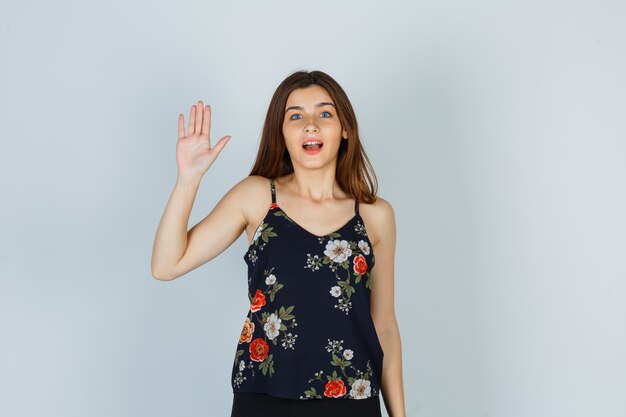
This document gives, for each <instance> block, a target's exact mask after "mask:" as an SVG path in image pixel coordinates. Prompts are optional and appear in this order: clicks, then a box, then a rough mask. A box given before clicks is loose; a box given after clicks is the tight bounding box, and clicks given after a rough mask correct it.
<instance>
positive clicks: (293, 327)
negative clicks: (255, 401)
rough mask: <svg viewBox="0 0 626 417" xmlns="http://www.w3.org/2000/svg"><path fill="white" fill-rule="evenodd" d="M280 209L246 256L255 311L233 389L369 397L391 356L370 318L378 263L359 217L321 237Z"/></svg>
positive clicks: (242, 339) (240, 348)
mask: <svg viewBox="0 0 626 417" xmlns="http://www.w3.org/2000/svg"><path fill="white" fill-rule="evenodd" d="M269 181H270V190H271V193H272V204H271V206H270V207H269V209H268V212H267V215H266V216H265V218H264V219H263V220H262V221H261V223H260V224H259V225H258V227H257V229H256V233H255V234H254V238H253V241H252V243H251V244H250V246H249V248H248V250H247V251H246V253H245V254H244V260H245V262H246V264H247V265H248V299H249V301H250V307H249V310H248V311H247V314H246V317H245V320H244V322H243V328H242V330H241V335H240V336H239V341H238V344H237V349H236V353H235V361H234V364H233V370H232V376H231V385H232V388H233V392H253V393H265V394H269V395H273V396H277V397H283V398H291V399H301V400H309V399H354V400H359V399H364V398H369V397H371V396H374V395H378V394H379V391H380V383H381V374H382V364H383V356H384V354H383V350H382V347H381V345H380V343H379V340H378V336H377V334H376V329H375V327H374V323H373V320H372V317H371V314H370V293H371V288H372V287H371V271H372V268H373V267H374V263H375V258H374V253H373V252H372V248H371V244H370V241H369V239H368V235H367V231H366V229H365V225H364V222H363V219H362V218H361V216H360V215H359V205H358V201H355V215H354V217H352V218H351V219H350V220H349V221H348V222H347V223H346V224H344V225H343V226H342V227H340V228H339V229H338V230H336V231H334V232H332V233H329V234H327V235H324V236H317V235H315V234H313V233H311V232H309V231H307V230H306V229H304V228H303V227H301V226H300V225H299V224H298V223H296V222H294V221H293V220H292V219H291V218H290V217H289V216H288V215H287V213H285V212H284V211H283V210H282V209H281V208H280V207H279V206H278V204H277V203H276V189H275V186H274V180H273V178H270V179H269Z"/></svg>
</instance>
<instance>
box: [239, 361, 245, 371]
mask: <svg viewBox="0 0 626 417" xmlns="http://www.w3.org/2000/svg"><path fill="white" fill-rule="evenodd" d="M245 367H246V362H245V361H243V360H242V361H241V362H239V370H240V371H243V369H244V368H245Z"/></svg>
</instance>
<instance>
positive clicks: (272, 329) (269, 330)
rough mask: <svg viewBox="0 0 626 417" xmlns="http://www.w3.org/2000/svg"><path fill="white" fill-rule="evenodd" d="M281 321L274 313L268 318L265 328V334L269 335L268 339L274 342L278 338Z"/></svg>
mask: <svg viewBox="0 0 626 417" xmlns="http://www.w3.org/2000/svg"><path fill="white" fill-rule="evenodd" d="M281 321H282V320H281V319H279V318H278V316H277V315H276V314H274V313H272V314H270V316H269V317H268V318H267V323H265V326H263V328H264V329H265V333H266V334H267V338H268V339H270V340H272V339H274V338H275V337H276V336H278V333H279V330H280V323H281Z"/></svg>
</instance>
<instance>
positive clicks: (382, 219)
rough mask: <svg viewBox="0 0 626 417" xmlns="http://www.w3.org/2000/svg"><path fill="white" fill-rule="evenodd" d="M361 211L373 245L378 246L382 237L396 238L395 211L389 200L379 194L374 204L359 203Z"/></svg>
mask: <svg viewBox="0 0 626 417" xmlns="http://www.w3.org/2000/svg"><path fill="white" fill-rule="evenodd" d="M359 213H360V214H361V217H362V218H363V221H364V222H365V227H366V228H367V234H368V235H369V238H370V241H371V242H372V245H373V246H376V245H377V244H378V243H379V242H380V241H381V239H383V240H386V238H393V239H395V233H396V219H395V212H394V209H393V206H392V205H391V203H390V202H389V201H387V200H386V199H384V198H382V197H380V196H377V197H376V201H375V202H373V203H372V204H365V203H359Z"/></svg>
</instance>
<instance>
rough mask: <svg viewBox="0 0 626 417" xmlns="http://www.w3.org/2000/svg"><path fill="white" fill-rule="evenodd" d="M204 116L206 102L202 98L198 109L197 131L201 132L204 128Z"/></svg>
mask: <svg viewBox="0 0 626 417" xmlns="http://www.w3.org/2000/svg"><path fill="white" fill-rule="evenodd" d="M203 117H204V104H202V100H200V101H198V110H197V111H196V127H195V130H194V131H195V132H196V133H200V131H201V130H202V118H203Z"/></svg>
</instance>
